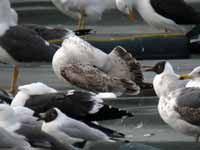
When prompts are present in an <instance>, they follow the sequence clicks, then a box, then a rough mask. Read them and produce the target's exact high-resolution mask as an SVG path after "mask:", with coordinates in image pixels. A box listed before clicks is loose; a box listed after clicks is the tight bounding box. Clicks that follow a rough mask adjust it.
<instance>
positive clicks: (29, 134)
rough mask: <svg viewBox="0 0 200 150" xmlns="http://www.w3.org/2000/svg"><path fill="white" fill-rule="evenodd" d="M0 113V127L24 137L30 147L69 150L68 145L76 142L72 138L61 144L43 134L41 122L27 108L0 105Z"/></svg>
mask: <svg viewBox="0 0 200 150" xmlns="http://www.w3.org/2000/svg"><path fill="white" fill-rule="evenodd" d="M0 112H1V113H0V127H2V128H4V129H6V130H7V131H9V132H12V133H13V134H16V135H18V136H19V137H20V136H21V137H24V139H26V141H27V142H29V143H30V144H31V146H34V147H40V148H47V149H51V148H52V149H59V148H62V149H63V150H65V149H67V150H69V149H68V148H70V147H71V146H70V145H68V144H69V143H70V142H72V143H71V144H73V143H74V142H76V141H77V140H73V141H72V138H68V139H66V140H67V141H68V142H69V143H68V144H61V143H60V142H59V141H57V140H56V139H55V138H53V137H52V136H50V135H48V134H47V133H45V132H43V131H42V130H41V127H42V122H39V121H38V118H36V117H34V116H32V115H33V113H34V112H33V111H32V110H30V109H28V108H25V107H21V106H17V107H14V108H11V107H10V106H9V105H6V104H0ZM70 140H71V141H70ZM72 148H73V147H72Z"/></svg>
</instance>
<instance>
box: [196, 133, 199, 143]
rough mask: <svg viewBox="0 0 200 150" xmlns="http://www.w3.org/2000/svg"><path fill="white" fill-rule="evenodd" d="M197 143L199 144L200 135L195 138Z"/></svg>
mask: <svg viewBox="0 0 200 150" xmlns="http://www.w3.org/2000/svg"><path fill="white" fill-rule="evenodd" d="M195 142H196V143H198V142H199V135H196V137H195Z"/></svg>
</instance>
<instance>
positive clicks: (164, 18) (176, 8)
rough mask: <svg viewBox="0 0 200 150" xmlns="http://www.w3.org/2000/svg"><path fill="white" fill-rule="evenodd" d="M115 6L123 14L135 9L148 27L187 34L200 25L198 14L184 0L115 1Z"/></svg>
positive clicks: (199, 14)
mask: <svg viewBox="0 0 200 150" xmlns="http://www.w3.org/2000/svg"><path fill="white" fill-rule="evenodd" d="M116 5H117V7H118V9H119V10H121V11H122V12H124V13H129V12H131V11H128V10H129V9H132V7H133V8H135V9H136V10H137V11H138V12H139V14H140V15H141V16H142V18H143V19H144V20H145V21H146V22H147V23H148V24H149V25H151V26H153V27H155V28H158V29H165V30H170V31H181V32H188V31H189V30H190V29H191V27H193V26H194V25H198V24H200V13H199V12H197V11H196V10H195V9H194V8H192V7H191V6H190V5H189V4H188V3H186V2H185V1H184V0H173V1H171V0H116ZM183 25H184V26H186V25H187V27H183Z"/></svg>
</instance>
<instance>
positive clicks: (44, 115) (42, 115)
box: [37, 113, 46, 121]
mask: <svg viewBox="0 0 200 150" xmlns="http://www.w3.org/2000/svg"><path fill="white" fill-rule="evenodd" d="M37 117H38V119H37V121H41V120H44V118H45V117H46V113H39V114H38V116H37Z"/></svg>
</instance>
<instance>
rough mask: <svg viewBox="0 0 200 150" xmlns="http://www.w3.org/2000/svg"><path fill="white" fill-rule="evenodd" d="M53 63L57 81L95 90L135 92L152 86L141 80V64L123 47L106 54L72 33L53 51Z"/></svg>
mask: <svg viewBox="0 0 200 150" xmlns="http://www.w3.org/2000/svg"><path fill="white" fill-rule="evenodd" d="M52 66H53V70H54V72H55V74H56V75H57V77H58V78H59V79H60V80H62V81H64V82H65V83H71V84H73V85H76V86H78V87H80V88H83V89H86V90H89V91H93V92H96V93H98V92H113V93H115V94H116V95H117V96H119V95H121V94H128V95H137V94H139V92H140V87H141V88H142V89H145V88H147V87H152V85H151V84H147V83H145V82H144V78H143V74H142V71H141V66H140V63H139V62H138V61H137V60H136V59H135V58H134V57H133V56H132V55H131V54H130V53H129V52H127V51H126V50H125V49H124V48H122V47H120V46H117V47H116V48H114V49H113V50H112V51H111V52H110V53H109V54H106V53H104V52H103V51H101V50H100V49H98V48H96V47H94V46H92V45H91V44H90V43H88V42H86V41H84V40H83V39H81V38H80V37H77V36H76V35H74V34H73V33H71V34H69V35H68V38H66V39H65V40H64V41H63V43H62V46H61V48H59V49H58V50H57V51H56V53H55V54H54V56H53V60H52ZM137 84H138V85H137Z"/></svg>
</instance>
